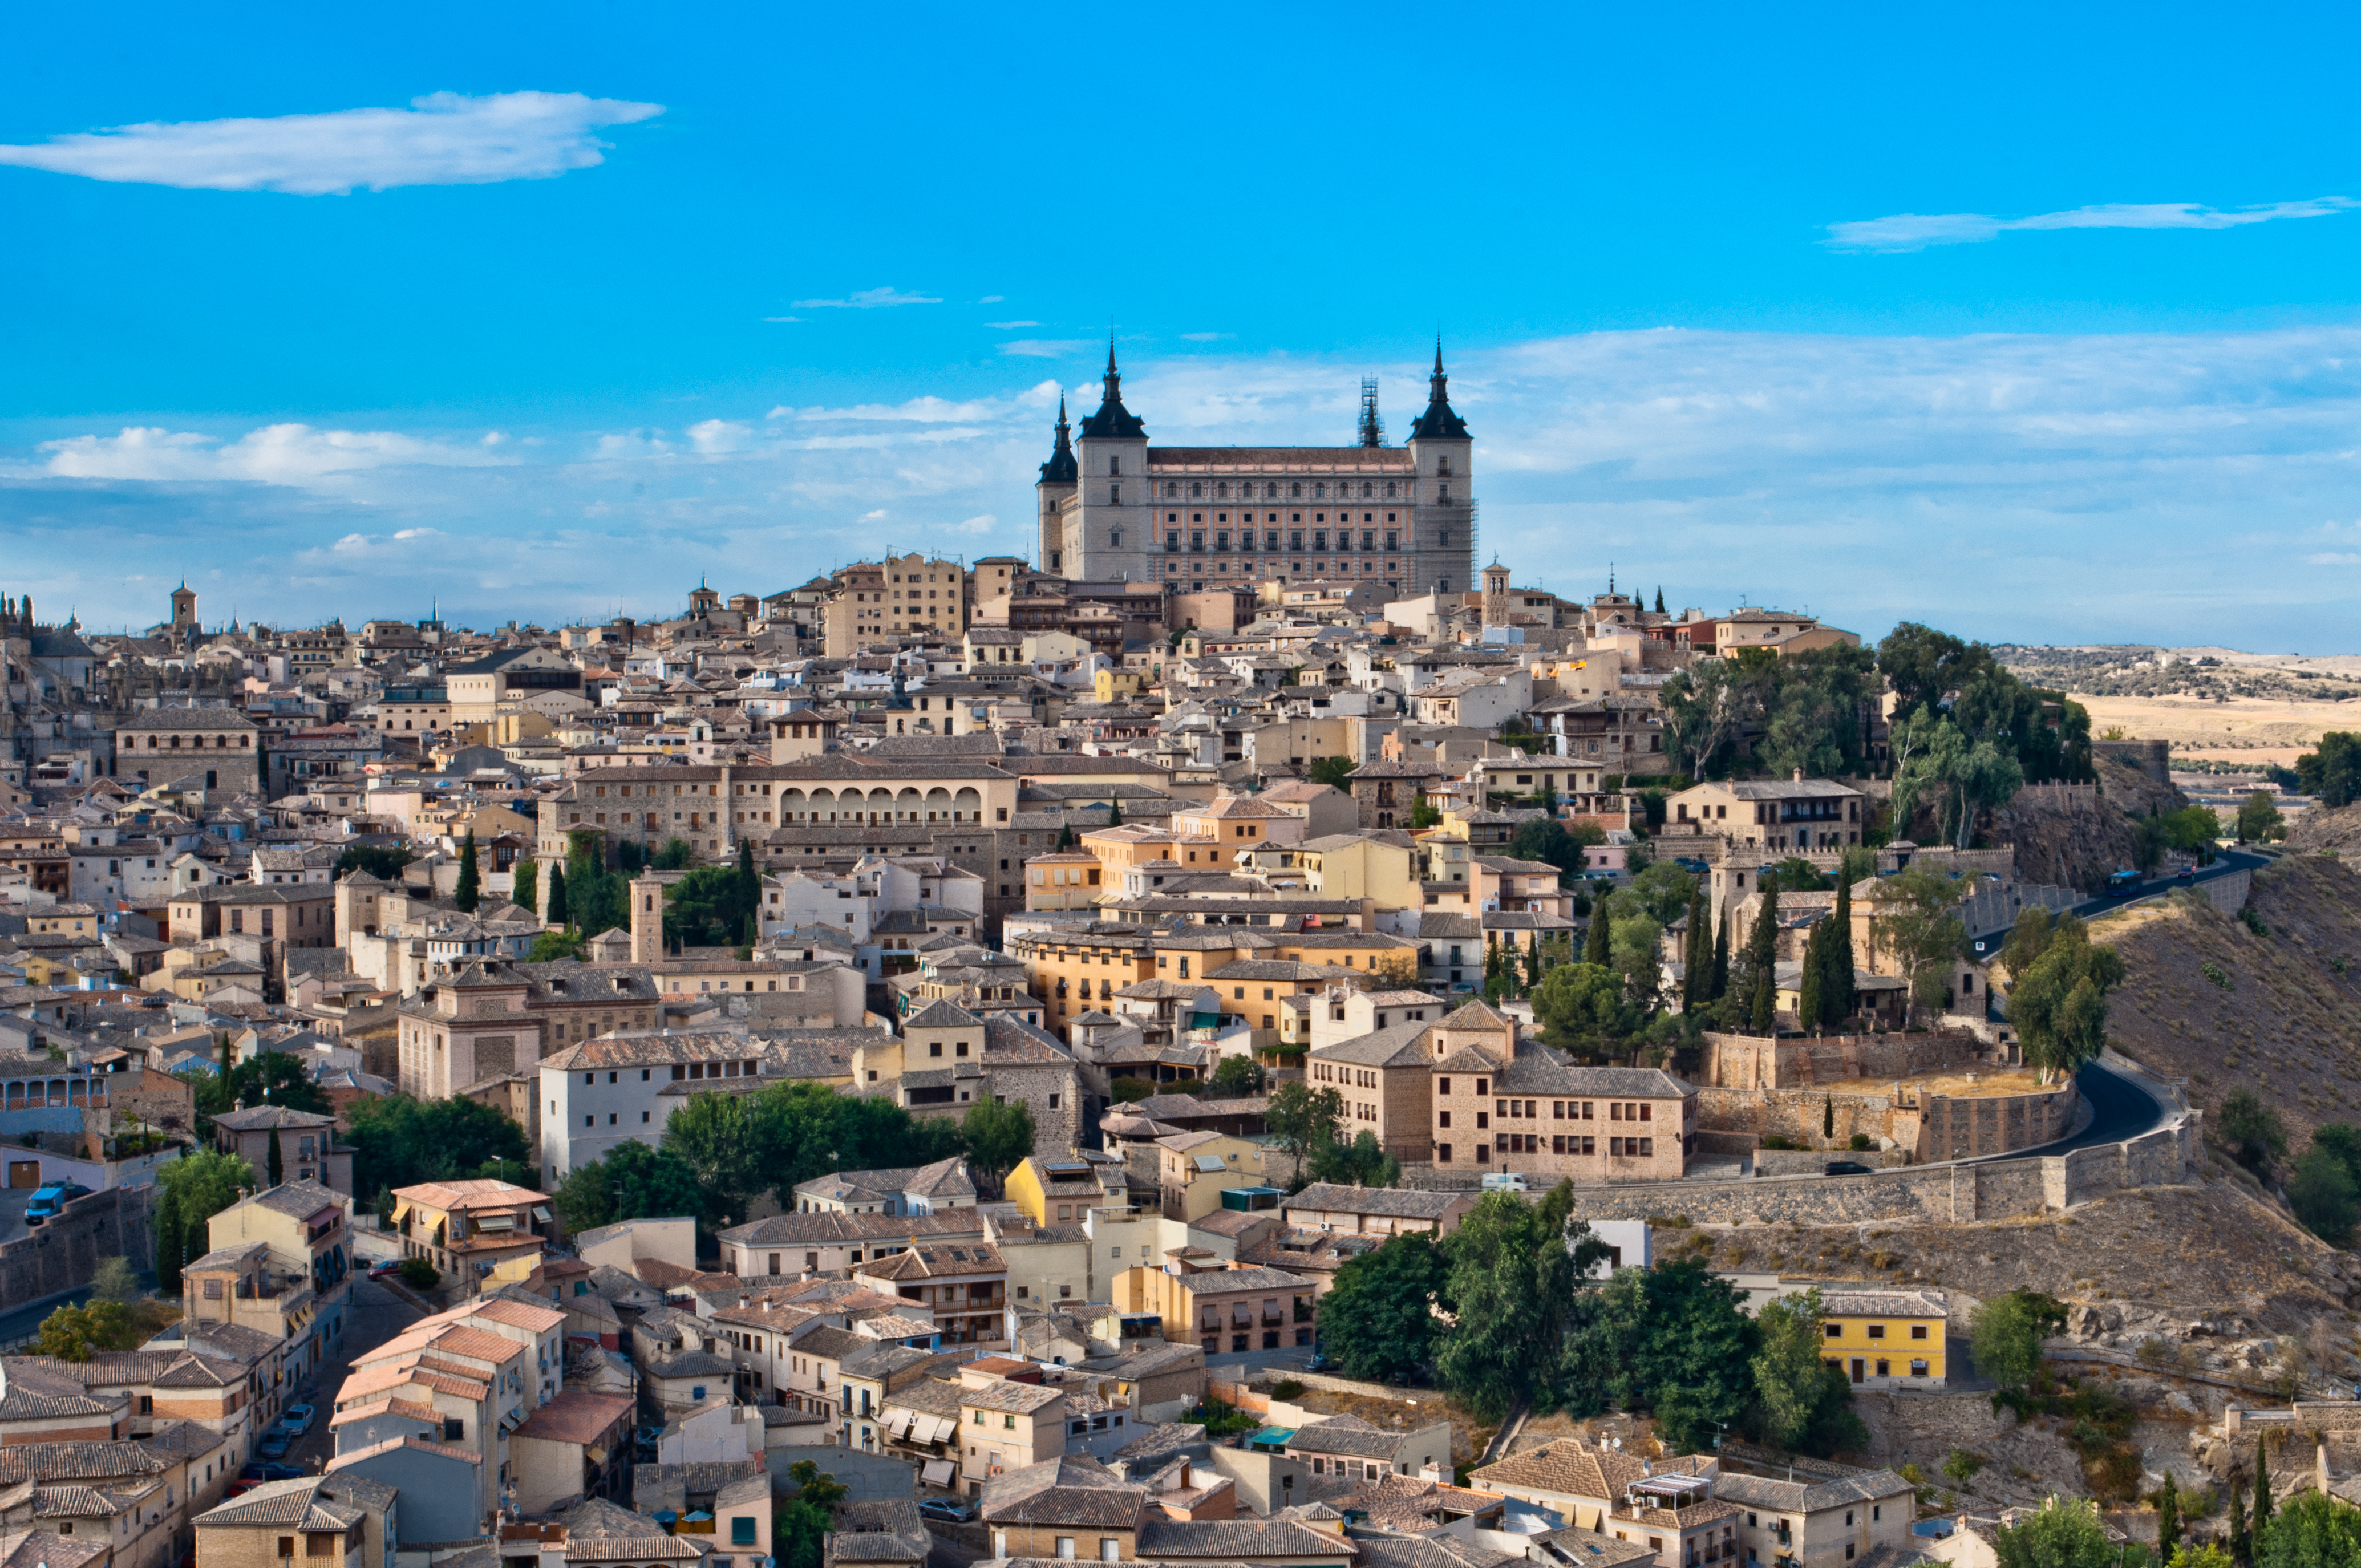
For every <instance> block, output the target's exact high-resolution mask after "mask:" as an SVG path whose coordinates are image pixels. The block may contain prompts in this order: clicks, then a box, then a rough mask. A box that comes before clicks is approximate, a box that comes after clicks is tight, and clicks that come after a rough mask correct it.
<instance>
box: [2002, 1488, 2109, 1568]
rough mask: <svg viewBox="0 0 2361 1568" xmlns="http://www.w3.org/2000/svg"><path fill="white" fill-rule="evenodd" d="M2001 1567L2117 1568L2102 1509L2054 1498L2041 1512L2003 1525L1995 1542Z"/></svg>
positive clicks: (2084, 1502)
mask: <svg viewBox="0 0 2361 1568" xmlns="http://www.w3.org/2000/svg"><path fill="white" fill-rule="evenodd" d="M1993 1553H1994V1554H1995V1555H1996V1556H1997V1557H1998V1558H1999V1561H2000V1568H2116V1562H2115V1559H2116V1552H2115V1548H2114V1543H2113V1542H2112V1541H2108V1539H2107V1531H2106V1527H2105V1526H2103V1525H2102V1524H2101V1523H2100V1522H2099V1506H2098V1505H2097V1504H2096V1503H2093V1502H2090V1501H2087V1500H2083V1499H2080V1498H2078V1499H2075V1500H2073V1501H2066V1500H2063V1499H2060V1498H2057V1497H2052V1498H2051V1499H2050V1500H2049V1504H2048V1507H2047V1508H2043V1509H2042V1510H2041V1511H2040V1512H2038V1513H2032V1514H2027V1515H2026V1516H2025V1518H2024V1519H2021V1520H2019V1521H2018V1522H2017V1523H2016V1524H2015V1525H2013V1526H2003V1527H2002V1529H2001V1530H2000V1531H1999V1533H1998V1534H1997V1535H1995V1536H1994V1537H1993Z"/></svg>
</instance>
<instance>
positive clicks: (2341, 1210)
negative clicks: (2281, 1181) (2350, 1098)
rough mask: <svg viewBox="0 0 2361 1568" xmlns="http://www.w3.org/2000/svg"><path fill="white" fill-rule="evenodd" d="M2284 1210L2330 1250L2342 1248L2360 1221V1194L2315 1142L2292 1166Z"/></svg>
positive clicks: (2336, 1160) (2341, 1166) (2339, 1165)
mask: <svg viewBox="0 0 2361 1568" xmlns="http://www.w3.org/2000/svg"><path fill="white" fill-rule="evenodd" d="M2287 1197H2288V1207H2289V1208H2290V1209H2291V1210H2292V1211H2294V1212H2295V1217H2296V1219H2297V1221H2298V1222H2299V1223H2301V1225H2302V1226H2303V1228H2304V1229H2306V1230H2308V1231H2310V1232H2311V1233H2312V1234H2314V1235H2316V1236H2318V1237H2319V1238H2320V1239H2321V1240H2322V1241H2324V1242H2326V1243H2327V1244H2328V1245H2331V1246H2343V1245H2345V1239H2346V1238H2347V1237H2349V1236H2350V1235H2351V1234H2353V1225H2354V1223H2355V1221H2356V1219H2361V1190H2356V1187H2355V1185H2354V1181H2353V1175H2352V1172H2350V1171H2349V1170H2347V1169H2346V1168H2345V1162H2344V1161H2343V1160H2341V1159H2339V1158H2338V1157H2336V1156H2335V1155H2334V1153H2333V1152H2331V1151H2330V1150H2328V1149H2324V1148H2322V1147H2321V1146H2320V1145H2319V1143H2318V1141H2317V1140H2315V1141H2314V1142H2313V1145H2312V1147H2311V1148H2309V1149H2306V1150H2305V1151H2304V1153H2303V1157H2301V1159H2299V1160H2297V1161H2296V1162H2295V1169H2294V1170H2293V1171H2292V1172H2290V1175H2289V1177H2288V1182H2287Z"/></svg>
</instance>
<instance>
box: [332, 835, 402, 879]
mask: <svg viewBox="0 0 2361 1568" xmlns="http://www.w3.org/2000/svg"><path fill="white" fill-rule="evenodd" d="M417 858H418V857H417V855H415V854H414V853H412V851H411V850H406V849H402V848H400V847H398V846H390V845H383V844H347V845H346V846H345V850H344V853H342V854H340V855H338V856H337V857H336V863H335V865H334V866H333V867H331V868H330V869H329V872H328V875H329V876H330V877H331V878H332V879H333V880H335V881H336V882H342V881H344V880H345V878H346V877H348V876H350V875H352V873H353V872H368V874H369V875H371V876H373V877H375V878H377V880H378V881H379V882H399V881H401V868H402V867H404V866H406V865H408V864H409V863H410V862H411V861H414V860H416V859H417Z"/></svg>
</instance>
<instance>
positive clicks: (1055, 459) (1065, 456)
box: [1041, 392, 1082, 485]
mask: <svg viewBox="0 0 2361 1568" xmlns="http://www.w3.org/2000/svg"><path fill="white" fill-rule="evenodd" d="M1072 430H1073V427H1072V426H1071V425H1070V424H1068V423H1067V422H1066V394H1065V393H1063V392H1060V393H1059V394H1058V440H1057V444H1055V445H1054V446H1052V447H1050V449H1049V461H1048V462H1047V463H1044V464H1042V465H1041V483H1043V484H1045V485H1071V484H1072V483H1073V482H1074V481H1075V479H1076V478H1077V477H1080V475H1081V473H1082V469H1081V467H1080V466H1078V465H1077V464H1076V463H1075V461H1074V444H1073V441H1072V438H1071V432H1072Z"/></svg>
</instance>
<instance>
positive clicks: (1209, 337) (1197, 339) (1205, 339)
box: [1180, 332, 1238, 343]
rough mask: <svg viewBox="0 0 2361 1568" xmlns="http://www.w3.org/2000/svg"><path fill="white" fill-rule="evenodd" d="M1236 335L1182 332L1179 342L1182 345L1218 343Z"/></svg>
mask: <svg viewBox="0 0 2361 1568" xmlns="http://www.w3.org/2000/svg"><path fill="white" fill-rule="evenodd" d="M1237 335H1238V334H1236V333H1234V332H1184V333H1182V334H1180V341H1181V342H1183V343H1219V342H1221V340H1222V339H1224V338H1225V337H1235V336H1237Z"/></svg>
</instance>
